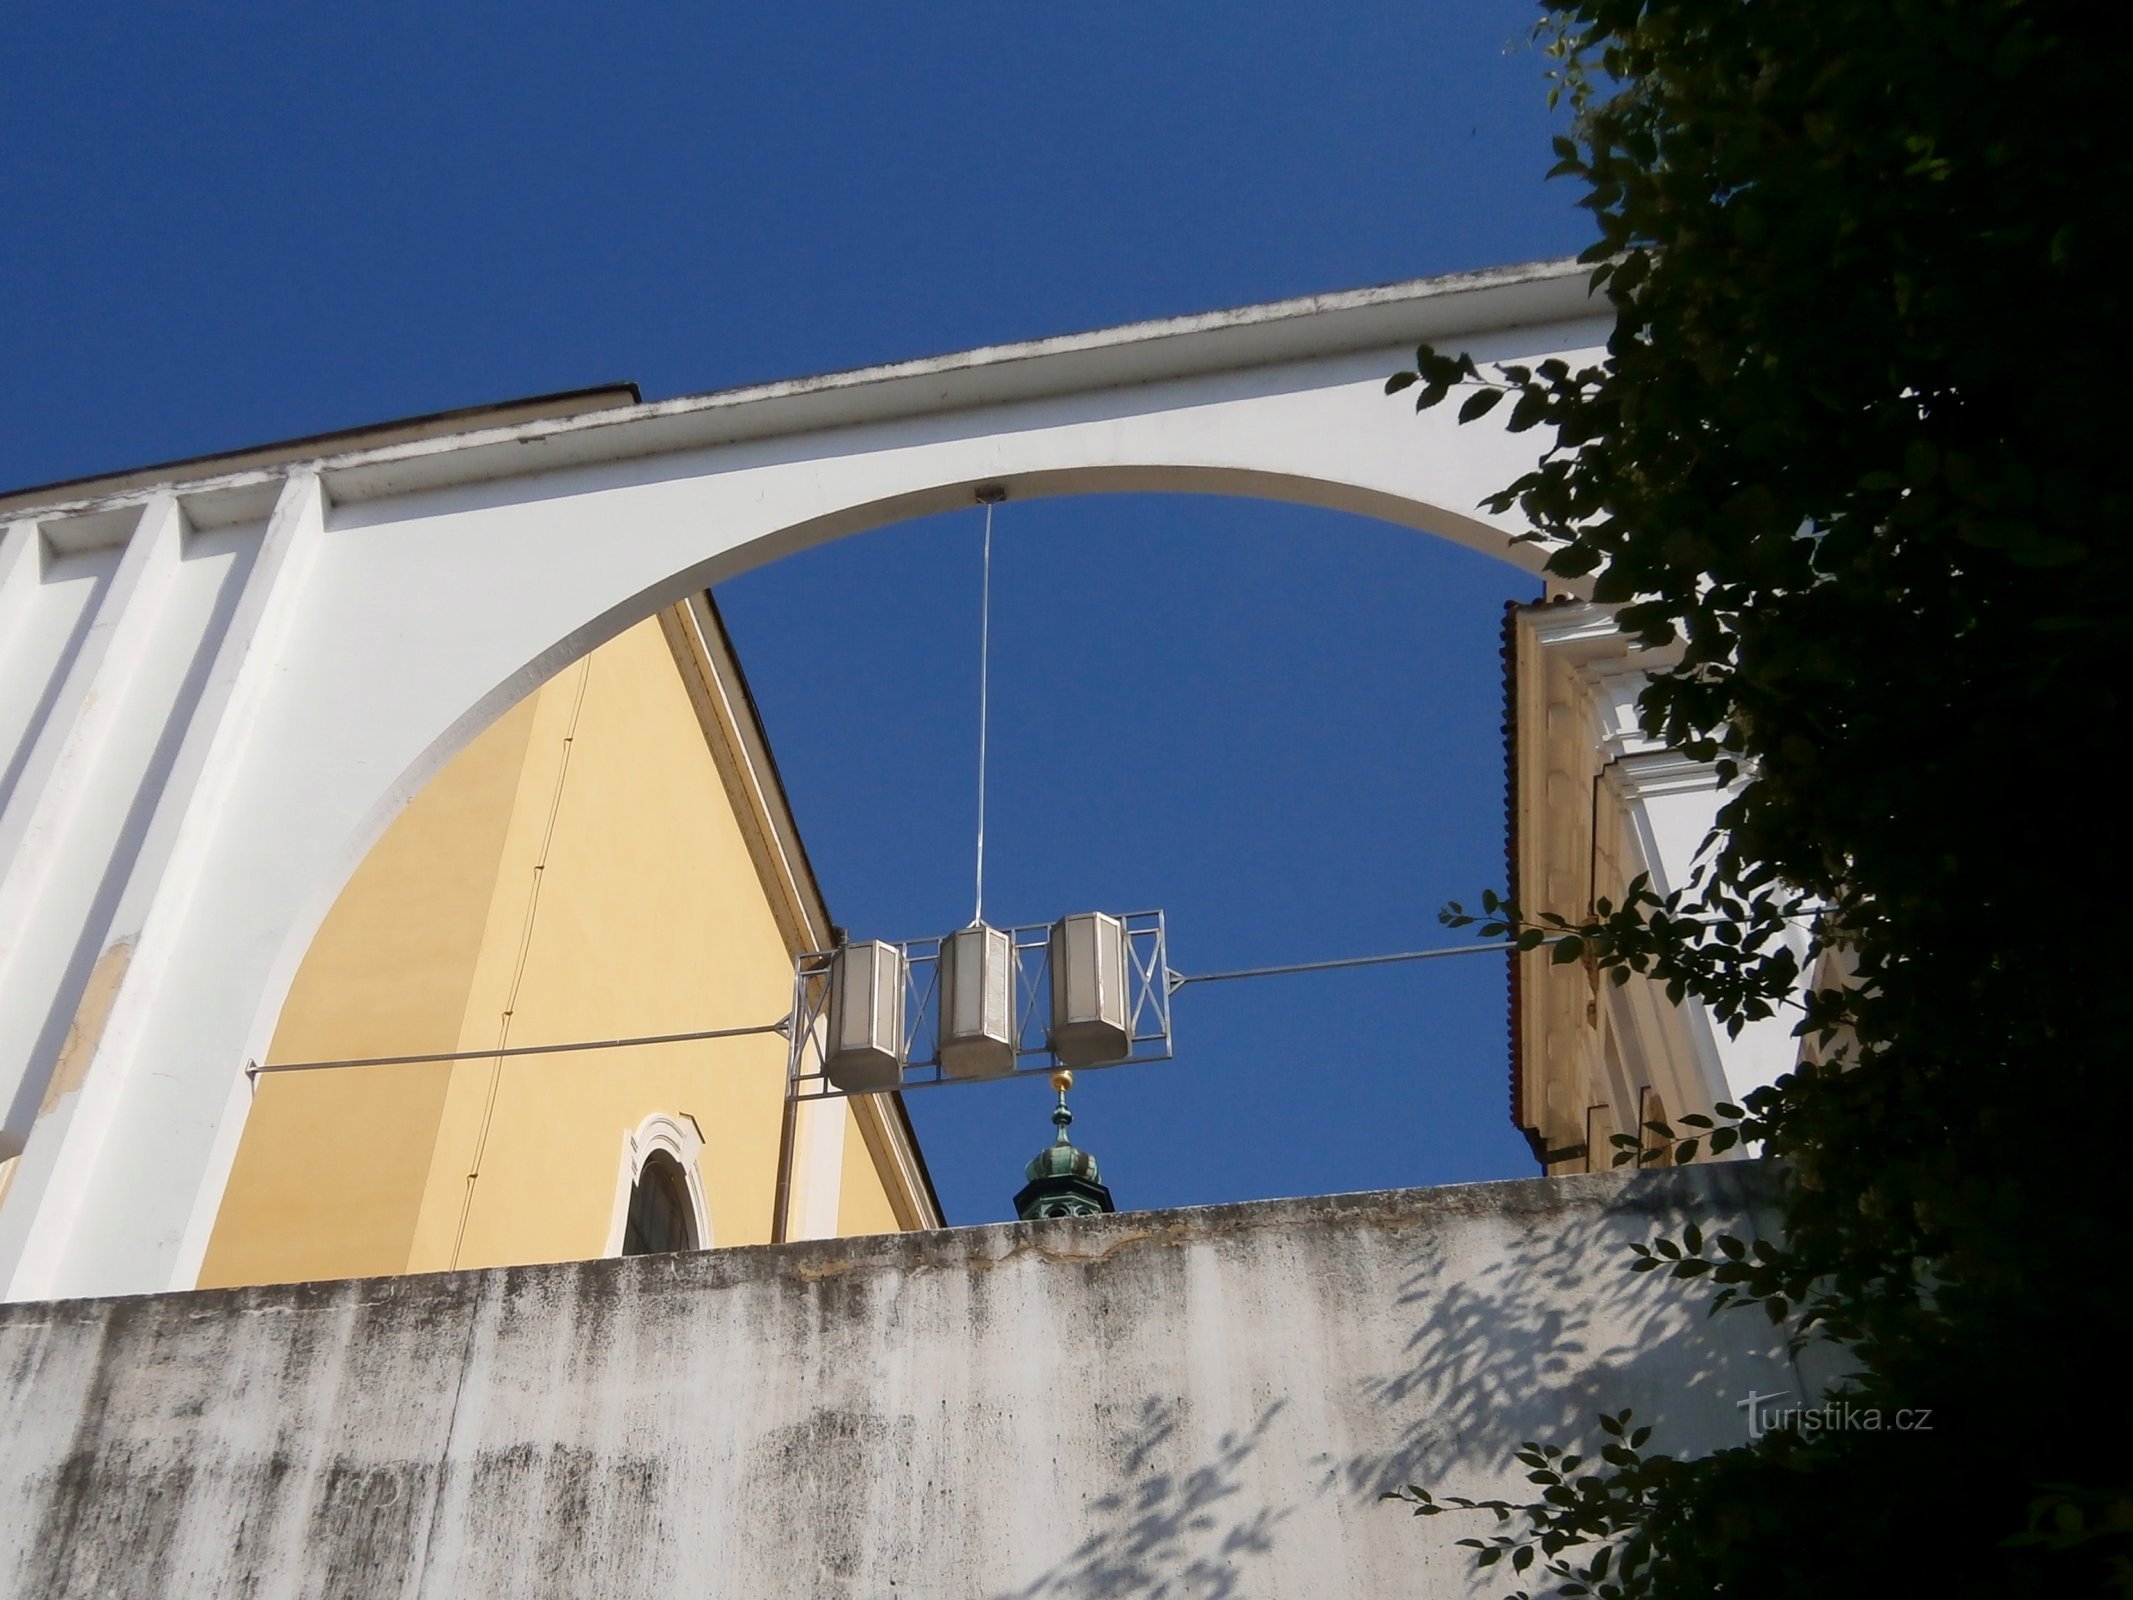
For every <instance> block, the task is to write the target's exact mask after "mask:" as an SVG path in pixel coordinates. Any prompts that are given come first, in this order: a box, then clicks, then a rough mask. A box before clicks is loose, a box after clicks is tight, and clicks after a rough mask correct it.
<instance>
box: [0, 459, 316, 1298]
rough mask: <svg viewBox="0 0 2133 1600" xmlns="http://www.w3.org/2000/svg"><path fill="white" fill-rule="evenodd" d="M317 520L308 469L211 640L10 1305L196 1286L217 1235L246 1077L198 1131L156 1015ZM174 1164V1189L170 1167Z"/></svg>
mask: <svg viewBox="0 0 2133 1600" xmlns="http://www.w3.org/2000/svg"><path fill="white" fill-rule="evenodd" d="M324 505H325V501H324V495H323V492H322V490H321V487H320V484H319V479H318V476H317V474H316V473H315V472H297V473H294V474H292V475H291V476H290V478H289V480H288V482H287V484H286V486H285V488H284V489H283V491H282V493H281V496H280V498H279V500H278V501H277V503H276V506H275V509H274V515H273V517H272V519H271V521H270V522H269V523H268V526H267V530H266V533H265V535H264V537H263V538H262V540H261V543H260V546H259V549H258V551H257V553H256V555H255V556H254V558H253V560H252V561H251V563H250V566H249V569H248V570H247V572H246V574H245V577H244V584H243V589H242V592H241V593H240V595H239V597H238V599H237V603H236V605H235V606H234V607H233V608H232V609H231V611H230V613H229V616H228V620H227V622H226V624H225V625H224V627H223V628H222V630H221V633H220V637H219V639H216V640H214V641H212V642H211V645H210V648H211V650H212V662H211V665H210V666H209V668H208V672H207V676H206V679H205V681H204V683H203V684H202V685H201V688H200V692H199V694H198V696H197V697H196V698H195V699H194V700H193V701H192V704H191V708H190V712H189V715H188V716H187V718H186V721H185V725H184V729H183V733H182V735H181V736H180V737H179V738H178V739H177V741H176V749H175V753H174V755H173V756H172V758H171V760H170V762H169V764H168V766H167V768H165V769H164V770H163V771H162V772H161V773H159V774H157V775H156V790H155V793H156V799H155V804H154V807H153V810H152V812H151V814H150V816H149V820H148V824H147V827H146V829H145V831H144V832H143V834H142V835H141V839H140V844H139V847H138V848H137V850H135V852H134V853H133V856H132V858H131V861H130V863H129V864H128V870H127V871H126V872H125V875H124V877H123V879H122V880H121V881H122V883H123V888H122V889H121V891H120V892H119V894H118V896H117V900H116V904H115V907H114V909H113V911H112V913H111V916H110V918H109V921H108V924H107V925H106V928H105V931H104V944H103V954H102V955H101V956H100V957H99V959H98V963H97V967H96V970H95V973H94V974H93V975H92V978H91V981H90V984H89V986H88V990H87V992H86V993H85V994H84V997H83V1001H82V1004H81V1008H80V1010H79V1011H78V1012H77V1013H76V1017H75V1024H74V1029H73V1031H72V1032H71V1033H70V1036H69V1040H68V1045H69V1050H70V1052H72V1055H74V1056H78V1057H79V1058H80V1059H79V1063H78V1065H79V1072H78V1073H77V1074H76V1075H74V1076H73V1077H72V1079H71V1081H68V1082H58V1081H55V1083H54V1085H53V1088H54V1089H55V1090H56V1091H57V1092H56V1093H53V1094H49V1095H48V1096H47V1097H46V1105H45V1109H44V1111H43V1113H42V1114H41V1115H40V1117H39V1119H38V1121H37V1123H36V1126H35V1128H34V1129H33V1130H32V1133H31V1136H30V1141H29V1145H28V1147H27V1149H26V1150H25V1151H24V1154H23V1157H22V1163H23V1164H22V1168H21V1170H20V1171H19V1172H18V1173H17V1175H16V1179H15V1182H14V1185H13V1186H12V1189H11V1191H10V1194H9V1197H8V1198H9V1204H8V1205H7V1207H6V1208H5V1209H4V1210H0V1293H4V1294H5V1296H6V1297H7V1298H10V1299H22V1298H34V1297H37V1296H42V1295H52V1294H61V1293H70V1292H71V1293H80V1292H96V1291H97V1290H99V1289H108V1288H114V1287H117V1286H120V1285H125V1286H128V1287H131V1286H135V1285H142V1284H149V1283H153V1284H154V1285H155V1286H156V1287H158V1288H164V1287H172V1288H175V1287H190V1286H191V1284H192V1281H193V1279H194V1277H195V1276H196V1275H197V1272H198V1263H199V1257H200V1255H201V1254H202V1253H204V1251H205V1248H206V1232H207V1229H206V1225H205V1224H203V1225H202V1226H200V1227H199V1228H198V1229H197V1230H195V1229H192V1228H190V1227H189V1226H188V1224H189V1223H191V1222H192V1221H193V1216H194V1214H195V1213H202V1212H204V1214H205V1217H206V1219H207V1221H208V1222H211V1221H212V1216H213V1208H214V1205H215V1203H216V1202H217V1201H219V1198H220V1195H221V1189H222V1180H223V1178H224V1177H225V1176H226V1174H227V1170H228V1165H229V1160H230V1159H231V1157H232V1156H233V1155H234V1151H235V1141H236V1136H237V1132H238V1127H233V1126H228V1124H230V1123H232V1122H233V1121H234V1122H235V1123H237V1124H238V1125H239V1126H241V1121H242V1107H243V1101H242V1098H241V1091H242V1086H243V1084H244V1078H243V1075H242V1072H241V1070H240V1068H241V1064H240V1063H234V1062H233V1063H231V1067H230V1072H229V1083H228V1085H227V1086H226V1092H224V1093H221V1094H211V1095H210V1096H209V1097H208V1098H209V1099H210V1101H212V1102H219V1109H220V1113H221V1114H220V1115H219V1116H218V1115H215V1114H214V1112H213V1111H209V1112H208V1114H206V1115H205V1116H203V1114H202V1104H201V1101H202V1095H201V1092H200V1091H201V1090H202V1088H203V1085H202V1084H201V1083H200V1082H199V1081H198V1079H197V1075H196V1074H187V1073H184V1072H181V1071H174V1070H172V1071H166V1070H160V1069H159V1064H160V1063H162V1062H163V1059H164V1058H165V1057H167V1056H169V1055H171V1054H173V1053H174V1050H175V1048H178V1047H181V1043H182V1041H181V1029H182V1019H178V1018H172V1019H170V1020H169V1021H168V1022H166V1023H165V1031H164V1032H163V1033H161V1034H158V1032H157V1029H156V1026H155V1020H156V1019H155V1015H154V1014H155V1012H156V1009H157V1008H158V1006H159V1004H168V1003H171V1002H172V1001H174V1000H176V999H178V998H181V997H180V996H177V995H174V994H173V992H172V991H173V985H172V983H171V981H170V980H171V978H172V975H173V972H174V971H175V969H176V968H177V967H178V965H179V961H178V957H179V956H180V955H181V954H182V953H183V952H184V949H185V947H186V931H187V930H186V928H185V921H186V912H187V909H188V907H189V905H190V902H191V900H192V898H193V895H194V892H195V890H196V888H197V886H198V882H199V875H200V872H201V869H202V866H203V864H204V862H205V859H206V854H207V850H208V846H209V843H210V841H211V839H212V838H213V835H214V832H215V829H216V825H217V822H218V819H219V816H220V814H221V812H222V810H223V808H224V804H225V801H226V799H227V796H228V794H229V791H230V788H231V785H232V784H233V782H234V781H235V779H236V774H237V771H238V769H239V767H240V765H241V763H242V760H243V756H244V752H245V746H246V740H247V735H248V733H249V730H250V727H251V724H252V722H253V720H254V719H255V718H256V717H257V714H258V710H259V707H260V705H261V704H262V703H263V701H264V699H265V698H266V697H267V696H268V695H269V694H270V693H271V692H272V687H273V679H274V675H275V667H276V655H277V651H278V650H279V648H280V647H281V646H282V645H283V644H284V643H285V641H286V639H287V637H288V634H289V631H290V628H291V626H292V623H293V612H294V609H295V604H296V600H295V596H294V594H293V593H292V591H295V590H300V589H301V586H302V585H301V582H300V575H301V571H302V569H303V567H304V566H305V565H306V564H307V561H308V556H309V552H310V550H311V548H312V546H313V545H314V544H315V542H316V539H317V537H318V535H319V534H320V533H321V531H322V529H323V523H324ZM144 531H145V527H144ZM129 554H130V552H129ZM115 587H116V585H114V588H115ZM194 953H195V955H197V954H198V952H197V951H195V952H194ZM100 980H101V981H100ZM151 1055H153V1056H155V1057H156V1062H154V1063H151V1062H150V1060H149V1058H150V1056H151ZM74 1064H75V1063H74V1062H73V1061H72V1058H71V1056H70V1061H69V1065H70V1066H72V1065H74ZM169 1064H170V1065H172V1066H175V1063H174V1062H171V1063H169ZM218 1163H219V1164H218ZM173 1164H174V1165H175V1166H176V1167H177V1168H178V1169H180V1170H179V1174H178V1175H177V1176H178V1183H177V1185H175V1186H173V1185H172V1184H171V1183H170V1182H168V1181H167V1180H168V1179H169V1178H170V1177H171V1176H173V1174H170V1173H167V1172H165V1171H163V1170H161V1169H162V1168H164V1167H167V1166H170V1165H173ZM203 1169H205V1170H203ZM188 1179H189V1180H190V1181H187V1180H188ZM203 1180H206V1181H203ZM173 1194H177V1195H185V1196H188V1197H189V1198H190V1199H191V1200H192V1201H193V1204H191V1205H190V1206H188V1207H187V1208H186V1209H185V1211H184V1212H182V1213H180V1214H175V1215H173V1214H171V1213H170V1212H169V1211H168V1210H164V1209H158V1208H161V1207H167V1205H168V1202H169V1199H170V1198H171V1196H172V1195H173ZM195 1233H197V1238H195V1237H194V1235H195ZM188 1249H189V1254H187V1253H186V1252H187V1251H188ZM181 1255H182V1256H183V1257H184V1259H183V1264H182V1265H180V1264H178V1262H179V1258H180V1257H181ZM62 1264H64V1270H63V1271H62Z"/></svg>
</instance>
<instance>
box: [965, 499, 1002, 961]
mask: <svg viewBox="0 0 2133 1600" xmlns="http://www.w3.org/2000/svg"><path fill="white" fill-rule="evenodd" d="M1005 496H1006V491H1005V490H1002V489H999V488H997V487H995V486H992V485H988V486H987V487H985V488H983V489H980V490H979V491H978V499H979V500H980V501H982V502H983V503H984V506H985V554H984V557H983V560H982V563H981V565H982V569H983V573H984V576H983V579H982V580H981V584H980V588H979V591H978V903H977V909H976V910H975V911H973V912H971V914H970V925H971V926H972V927H976V926H977V925H978V924H979V923H981V922H983V921H984V920H985V744H986V732H987V729H988V728H989V726H990V724H991V695H992V508H993V507H994V506H995V505H997V504H998V503H999V502H1000V501H1001V500H1002V499H1004V498H1005Z"/></svg>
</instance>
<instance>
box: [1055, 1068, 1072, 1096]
mask: <svg viewBox="0 0 2133 1600" xmlns="http://www.w3.org/2000/svg"><path fill="white" fill-rule="evenodd" d="M1052 1087H1053V1088H1054V1089H1057V1090H1058V1091H1059V1092H1060V1093H1061V1094H1065V1093H1066V1092H1067V1090H1069V1089H1071V1088H1073V1087H1074V1074H1073V1073H1072V1072H1071V1071H1070V1070H1068V1069H1067V1068H1065V1067H1054V1068H1052Z"/></svg>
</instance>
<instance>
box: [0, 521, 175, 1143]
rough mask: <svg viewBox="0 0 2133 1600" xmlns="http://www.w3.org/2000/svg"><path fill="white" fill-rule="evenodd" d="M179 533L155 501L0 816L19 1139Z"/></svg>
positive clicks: (107, 851)
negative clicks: (138, 679)
mask: <svg viewBox="0 0 2133 1600" xmlns="http://www.w3.org/2000/svg"><path fill="white" fill-rule="evenodd" d="M183 537H184V517H183V515H182V513H181V512H180V511H179V509H178V503H177V500H176V498H175V497H174V496H171V495H168V494H162V495H158V496H156V497H155V499H153V500H151V501H150V502H149V503H148V505H147V507H146V508H145V509H144V510H143V512H142V514H141V518H140V521H139V522H138V523H137V524H136V526H135V528H134V531H133V534H132V536H131V537H130V538H129V539H128V541H127V544H126V549H125V553H124V554H123V555H122V556H121V557H120V558H119V563H118V568H117V570H116V571H115V572H114V573H113V574H112V578H111V582H110V584H109V586H108V587H106V589H105V590H104V593H103V596H102V598H101V600H100V601H99V603H98V605H97V608H96V614H95V619H94V620H93V621H92V622H91V623H90V625H89V631H88V634H87V636H86V637H85V638H84V639H83V641H82V644H81V648H80V649H79V650H78V651H77V652H76V653H75V655H74V659H73V662H72V664H71V665H70V666H69V667H68V668H67V670H66V676H65V678H64V680H63V681H62V682H61V684H60V687H59V691H58V693H57V695H56V696H54V698H53V699H52V701H51V703H50V705H49V707H48V708H47V710H46V712H45V714H44V717H43V719H42V725H41V727H40V728H39V729H38V731H37V733H36V735H35V738H34V742H33V743H32V745H31V746H30V751H29V756H28V759H27V760H26V761H25V762H24V764H23V766H22V768H21V770H20V772H19V774H18V775H17V778H16V781H15V787H14V792H13V793H12V794H11V795H10V796H9V797H8V803H7V806H6V809H5V810H4V811H0V1093H4V1094H5V1095H6V1097H7V1102H8V1110H7V1114H6V1115H7V1124H8V1126H9V1127H11V1128H13V1129H14V1130H15V1131H16V1132H17V1133H26V1132H27V1131H28V1122H29V1119H30V1118H31V1117H32V1116H33V1115H34V1113H35V1109H36V1105H37V1102H38V1100H39V1098H40V1097H41V1096H42V1095H43V1094H44V1092H45V1086H44V1082H43V1079H44V1077H45V1076H46V1074H47V1073H48V1072H49V1071H50V1069H51V1068H52V1066H53V1055H52V1046H53V1045H54V1044H56V1041H53V1040H50V1039H48V1038H46V1037H45V1036H46V1035H47V1034H48V1032H49V1031H50V1029H49V1017H50V1015H51V1012H52V1010H53V1008H54V1007H55V1005H65V1004H66V1000H65V997H64V995H63V993H62V991H63V990H64V989H66V988H68V987H71V986H73V984H74V980H76V979H78V978H79V977H80V976H81V975H80V974H78V973H76V972H74V971H73V970H72V969H73V967H75V966H76V965H78V963H77V962H75V961H73V960H71V959H70V956H71V954H72V952H73V951H74V949H75V947H76V945H77V943H78V941H80V940H81V939H82V938H84V937H85V936H86V934H87V932H88V930H89V926H90V924H91V923H92V922H93V921H95V920H96V919H97V917H98V914H99V912H107V911H108V906H107V905H105V904H103V903H102V902H104V901H105V900H106V899H107V897H108V894H109V889H108V885H109V883H110V877H111V874H110V866H111V862H110V857H111V854H112V852H113V851H114V849H115V848H118V847H120V846H121V845H122V843H123V838H122V836H123V834H124V832H125V819H126V813H127V811H128V809H129V807H130V804H131V801H132V793H131V788H130V786H129V783H128V779H129V777H130V776H133V775H134V774H133V771H132V769H133V768H134V767H135V765H136V763H135V762H134V761H131V760H129V759H127V756H128V753H129V748H128V747H135V748H137V747H139V746H141V745H142V744H143V738H144V730H142V729H139V728H137V727H135V726H133V725H132V723H131V721H130V720H129V719H131V718H133V716H134V714H135V713H136V712H137V711H138V710H139V707H138V706H137V704H136V696H135V695H134V693H133V690H134V689H135V687H136V679H137V677H138V675H139V673H140V671H141V665H142V661H143V659H144V657H146V656H147V654H148V653H149V649H150V643H151V640H152V638H153V636H154V634H155V632H156V629H157V625H158V623H159V621H160V616H161V602H162V598H163V593H164V590H165V588H166V587H167V586H168V583H169V579H170V575H171V571H172V569H173V568H174V567H175V566H176V564H177V561H178V556H179V547H180V543H181V541H182V539H183ZM17 565H18V568H19V566H20V558H19V557H18V562H17ZM34 577H35V574H34V573H32V574H30V578H31V579H32V581H34ZM145 738H146V742H147V743H148V744H150V745H152V744H153V734H152V733H146V734H145Z"/></svg>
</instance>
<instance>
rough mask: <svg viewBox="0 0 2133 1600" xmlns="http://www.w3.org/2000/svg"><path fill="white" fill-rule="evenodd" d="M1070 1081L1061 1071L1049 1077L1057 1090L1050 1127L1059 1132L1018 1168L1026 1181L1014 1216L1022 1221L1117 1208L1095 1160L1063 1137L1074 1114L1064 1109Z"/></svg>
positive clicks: (1071, 1077)
mask: <svg viewBox="0 0 2133 1600" xmlns="http://www.w3.org/2000/svg"><path fill="white" fill-rule="evenodd" d="M1073 1082H1074V1075H1073V1074H1072V1073H1071V1072H1068V1071H1066V1070H1065V1069H1064V1068H1062V1069H1060V1070H1059V1071H1057V1072H1055V1073H1053V1074H1052V1084H1053V1086H1054V1087H1055V1088H1057V1089H1058V1091H1059V1104H1058V1106H1057V1108H1055V1109H1054V1110H1053V1112H1052V1125H1053V1126H1054V1127H1056V1128H1057V1129H1058V1130H1059V1132H1058V1134H1057V1136H1056V1137H1054V1138H1053V1140H1052V1142H1051V1143H1050V1144H1048V1145H1046V1146H1045V1147H1044V1148H1043V1149H1042V1150H1040V1151H1038V1152H1037V1155H1036V1158H1035V1159H1034V1160H1032V1161H1031V1162H1030V1164H1029V1165H1028V1166H1026V1167H1024V1168H1023V1169H1022V1170H1023V1173H1024V1175H1025V1176H1027V1177H1028V1179H1029V1182H1028V1184H1027V1185H1025V1186H1024V1188H1023V1190H1022V1192H1021V1193H1020V1194H1018V1195H1016V1196H1015V1215H1016V1216H1018V1217H1020V1218H1021V1219H1022V1220H1023V1221H1024V1222H1037V1221H1041V1220H1043V1219H1045V1218H1047V1217H1094V1216H1101V1215H1102V1214H1103V1213H1105V1212H1107V1211H1115V1210H1117V1209H1118V1208H1117V1207H1116V1206H1114V1205H1113V1204H1112V1203H1111V1191H1110V1190H1109V1189H1106V1188H1105V1187H1104V1185H1103V1178H1102V1176H1101V1175H1100V1174H1099V1173H1098V1172H1097V1170H1096V1158H1095V1157H1094V1156H1092V1155H1090V1154H1089V1152H1088V1151H1086V1150H1078V1149H1076V1148H1075V1147H1074V1145H1073V1144H1072V1142H1071V1141H1069V1140H1068V1138H1067V1129H1068V1127H1070V1126H1071V1125H1072V1124H1073V1121H1074V1113H1073V1112H1071V1111H1069V1110H1068V1109H1067V1103H1066V1092H1067V1090H1068V1089H1069V1088H1070V1087H1072V1085H1073Z"/></svg>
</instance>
